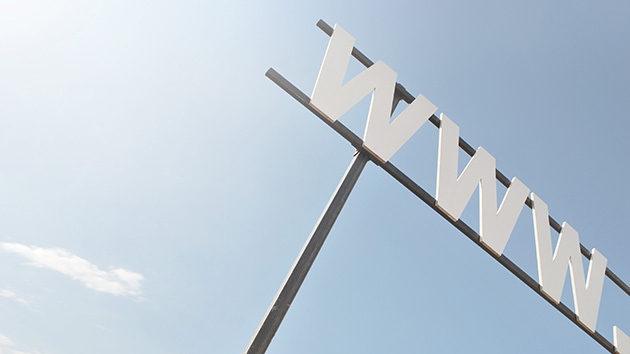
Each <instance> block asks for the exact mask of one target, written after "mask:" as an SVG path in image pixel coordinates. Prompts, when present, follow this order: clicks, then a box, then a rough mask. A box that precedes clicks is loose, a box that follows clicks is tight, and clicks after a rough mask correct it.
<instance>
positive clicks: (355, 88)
mask: <svg viewBox="0 0 630 354" xmlns="http://www.w3.org/2000/svg"><path fill="white" fill-rule="evenodd" d="M317 26H318V27H319V28H320V29H321V30H322V31H324V32H325V33H326V34H328V35H329V36H330V37H331V40H330V42H329V45H328V49H327V51H326V55H325V57H324V61H323V63H322V67H321V70H320V73H319V75H318V78H317V83H316V84H315V89H314V90H313V94H312V97H308V96H307V95H306V94H304V93H303V92H302V91H301V90H299V89H298V88H297V87H295V86H294V85H292V84H291V83H290V82H289V81H287V80H286V79H285V78H284V77H282V76H281V75H280V74H279V73H278V72H276V71H275V70H273V69H269V70H268V71H267V73H266V75H267V77H268V78H269V79H271V80H272V81H273V82H274V83H276V84H277V85H278V86H279V87H280V88H282V89H283V90H284V91H286V92H287V93H288V94H289V95H291V96H292V97H293V98H294V99H296V100H297V101H298V102H299V103H300V104H302V105H303V106H304V107H305V108H307V109H308V110H309V111H311V112H312V113H313V114H315V115H316V116H317V117H318V118H320V119H321V120H322V121H323V122H324V123H326V124H327V125H328V126H330V127H331V128H332V129H333V130H335V131H336V132H337V133H339V134H340V135H341V136H342V137H343V138H345V139H346V140H347V141H348V142H349V143H350V144H351V145H352V146H353V147H354V148H356V150H357V152H356V154H355V156H354V158H353V160H352V162H351V164H350V166H349V167H348V169H347V171H346V173H345V175H344V176H343V178H342V180H341V182H340V183H339V185H338V187H337V189H336V190H335V192H334V194H333V196H332V198H331V199H330V201H329V202H328V205H327V206H326V208H325V209H324V212H323V213H322V215H321V217H320V218H319V220H318V221H317V223H316V226H315V228H314V229H313V231H312V232H311V235H310V236H309V238H308V239H307V241H306V244H305V245H304V247H303V248H302V251H301V252H300V254H299V255H298V257H297V259H296V261H295V263H294V264H293V266H292V268H291V270H290V271H289V274H288V275H287V277H286V278H285V280H284V282H283V284H282V286H281V287H280V290H279V291H278V293H277V294H276V296H275V298H274V300H273V301H272V303H271V305H270V307H269V309H268V310H267V312H266V313H265V315H264V317H263V319H262V321H261V322H260V325H259V326H258V328H257V329H256V331H255V332H254V335H253V336H252V338H251V340H250V342H249V343H248V345H247V347H246V349H245V351H244V354H263V353H265V351H266V350H267V348H268V346H269V344H270V342H271V340H272V338H273V336H274V335H275V333H276V331H277V330H278V328H279V326H280V323H281V322H282V320H283V318H284V316H285V315H286V313H287V311H288V310H289V307H290V306H291V303H292V302H293V299H294V298H295V296H296V295H297V292H298V290H299V288H300V286H301V284H302V283H303V281H304V279H305V277H306V275H307V274H308V271H309V269H310V268H311V266H312V264H313V262H314V260H315V258H316V257H317V254H318V253H319V251H320V249H321V247H322V245H323V244H324V241H325V240H326V237H327V236H328V234H329V232H330V230H331V229H332V226H333V224H334V222H335V220H336V219H337V217H338V215H339V213H340V212H341V209H342V207H343V205H344V203H345V202H346V200H347V199H348V197H349V195H350V193H351V191H352V188H353V187H354V185H355V184H356V182H357V180H358V178H359V176H360V174H361V172H362V171H363V168H364V167H365V165H366V163H367V162H368V161H372V162H373V163H374V164H376V165H378V166H379V167H381V168H382V169H383V170H385V172H387V173H388V174H390V175H391V176H392V177H393V178H394V179H396V180H397V181H398V182H400V183H401V184H402V185H403V186H404V187H405V188H407V189H408V190H409V191H410V192H412V193H413V194H414V195H416V196H417V197H418V198H420V199H421V200H422V201H424V202H425V203H426V204H427V205H428V206H429V207H431V208H432V209H433V210H435V211H436V212H437V213H438V214H440V215H441V216H442V217H443V218H444V219H446V220H447V221H448V222H450V223H451V224H452V225H453V226H454V227H455V228H457V229H458V230H459V231H460V232H462V233H463V234H464V235H465V236H466V237H468V238H469V239H470V240H471V241H473V242H474V243H475V244H477V245H478V246H479V247H480V248H481V249H483V250H484V251H485V252H486V253H488V254H489V255H490V256H491V257H493V258H494V259H495V260H496V261H497V262H498V263H499V264H501V265H502V266H503V267H505V268H506V269H507V270H509V271H510V272H511V273H512V274H514V275H515V276H516V277H518V278H519V279H520V280H521V281H523V282H524V283H525V284H526V285H527V286H528V287H529V288H531V289H532V290H533V291H534V292H536V293H537V294H538V295H540V296H541V297H542V298H543V299H545V300H546V301H547V302H548V303H549V304H551V305H552V306H553V307H554V308H556V309H557V310H558V311H560V312H561V313H562V314H563V315H565V316H566V317H567V318H568V319H569V320H570V321H571V322H573V323H575V324H576V325H577V326H578V327H580V328H581V329H582V330H583V331H584V332H585V333H586V334H588V335H589V336H590V337H591V338H593V339H594V340H595V341H597V342H598V343H599V344H600V345H601V346H602V347H604V348H605V349H606V350H607V351H608V352H610V353H618V354H630V337H629V336H628V335H626V334H625V333H624V332H623V331H622V330H621V329H619V328H618V327H616V326H615V327H613V343H611V342H610V341H609V340H607V339H606V338H605V337H604V336H603V335H602V334H601V333H599V332H598V331H597V330H596V323H597V316H598V311H599V305H600V301H601V292H602V287H603V282H604V277H605V276H606V277H608V278H609V279H610V280H611V281H612V282H613V283H614V284H616V285H617V286H618V287H619V288H620V289H621V290H622V291H623V292H625V293H626V294H627V295H628V296H630V287H629V286H628V285H627V284H626V283H625V282H623V281H622V280H621V279H620V278H619V277H618V276H617V275H615V273H613V271H612V270H610V269H609V268H607V260H606V257H604V255H602V254H601V253H600V252H598V251H597V250H596V249H593V250H589V249H588V248H586V247H585V246H584V245H582V244H581V243H580V242H579V235H578V232H577V231H576V230H574V229H573V228H572V227H571V226H570V225H569V224H568V223H566V222H564V223H563V224H562V225H561V224H560V223H558V222H557V221H556V220H555V219H554V218H553V217H551V216H550V215H549V213H548V209H547V205H546V204H545V202H544V201H543V200H542V199H541V198H540V196H537V195H536V194H535V193H531V191H530V190H529V189H528V188H527V186H525V185H524V184H523V183H522V182H520V181H519V180H518V179H517V178H516V177H515V178H513V179H512V180H510V179H508V178H507V177H506V176H505V175H504V174H503V173H501V172H500V171H499V170H497V169H496V167H495V160H494V158H493V157H492V155H490V154H489V153H488V152H487V151H485V150H484V149H483V148H478V149H474V148H472V146H470V145H469V144H468V143H466V141H465V140H464V139H462V138H461V137H460V136H459V128H458V127H457V125H456V124H455V123H454V122H453V121H452V120H451V119H450V118H448V116H446V115H445V114H443V113H442V114H441V115H440V118H438V117H437V116H435V115H434V113H435V112H436V111H437V107H435V106H434V105H433V104H432V103H431V102H430V101H429V100H428V99H426V98H425V97H424V96H422V95H419V96H417V97H414V96H413V95H411V94H410V93H409V92H408V91H407V90H406V89H405V88H404V87H403V86H402V85H401V84H399V83H398V82H396V73H395V72H394V71H393V70H392V69H390V68H389V67H388V66H387V65H386V64H385V63H383V62H377V63H374V62H372V61H371V60H370V59H368V58H367V57H366V56H365V55H364V54H363V53H361V52H360V51H359V50H358V49H356V48H355V47H354V45H353V44H354V39H353V38H352V37H351V36H350V35H349V34H348V33H347V32H346V31H344V30H343V29H342V28H341V27H339V26H335V28H334V30H333V28H331V27H330V26H329V25H328V24H326V23H325V22H324V21H322V20H320V21H319V22H318V23H317ZM350 56H352V57H354V58H355V59H357V60H358V61H359V62H360V63H361V64H363V65H364V66H365V67H366V68H367V69H366V70H365V71H364V72H362V73H361V74H359V75H357V76H356V77H355V78H353V79H351V80H350V81H349V82H348V83H346V84H345V85H342V81H343V78H344V75H345V72H346V69H347V63H348V61H349V60H350ZM368 95H372V103H371V105H370V111H369V114H368V120H367V125H366V131H365V136H364V138H363V139H361V138H360V137H359V136H357V135H356V134H355V133H353V132H352V131H351V130H349V129H348V128H347V127H345V126H344V125H343V124H342V123H341V122H339V120H338V118H339V117H341V116H342V115H343V114H344V113H345V112H346V111H348V110H349V109H350V108H352V107H353V106H354V105H356V104H357V103H358V102H359V101H360V100H362V99H363V98H364V97H366V96H368ZM400 101H405V102H406V103H408V104H409V105H408V106H407V107H406V108H405V110H403V111H402V113H400V114H399V115H398V116H397V117H395V118H394V120H393V121H391V122H390V118H391V116H392V114H393V112H394V110H395V108H396V106H397V105H398V103H399V102H400ZM426 122H429V123H430V124H432V125H434V126H435V127H437V128H438V129H439V150H438V168H437V186H436V189H437V191H436V194H435V197H433V196H432V195H431V194H430V193H428V192H427V191H425V190H424V189H423V188H422V187H420V186H419V185H418V184H416V183H415V182H414V181H413V180H411V179H410V178H409V177H407V176H406V175H405V174H404V173H403V172H402V171H400V170H399V169H398V168H396V166H394V165H393V164H392V163H391V162H389V161H388V160H389V159H390V158H391V156H392V155H393V154H394V153H395V152H396V151H397V150H398V149H399V148H400V147H401V146H403V145H404V144H405V142H406V141H407V140H408V139H409V138H410V137H411V136H412V135H413V134H414V133H415V132H416V131H417V130H418V129H419V128H420V127H421V126H422V125H424V123H426ZM459 148H461V149H462V150H463V151H464V152H465V153H466V154H468V155H469V156H471V160H470V162H469V163H468V165H467V166H466V168H465V169H464V171H463V172H462V173H461V174H460V175H459V176H458V175H457V154H458V149H459ZM496 181H498V182H499V183H501V184H502V185H503V186H505V187H506V188H508V190H507V192H506V195H505V197H504V199H503V201H502V202H501V203H500V206H499V207H498V208H497V196H496V192H497V191H496ZM477 187H479V188H480V193H479V198H480V208H479V209H480V210H479V214H480V215H479V218H480V222H479V225H480V230H479V232H477V231H475V230H473V229H472V228H471V227H469V226H468V225H467V224H466V223H464V222H463V221H462V220H460V219H459V217H460V216H461V213H462V211H463V209H464V207H465V206H466V205H467V204H468V203H469V201H470V199H471V197H472V195H473V192H474V191H475V190H476V189H477ZM523 205H526V206H527V207H529V208H530V209H531V210H532V216H533V222H534V234H535V235H534V236H535V241H536V257H537V262H538V281H536V280H534V278H532V277H531V276H530V275H528V274H527V273H525V272H524V271H523V270H522V269H521V268H520V267H519V266H517V265H516V264H514V263H513V262H512V261H510V259H508V258H507V257H506V256H505V255H504V254H503V250H504V248H505V245H506V244H507V242H508V240H509V237H510V235H511V232H512V229H513V228H514V225H515V223H516V219H517V218H518V216H519V214H520V211H521V209H522V208H523ZM550 228H552V229H554V230H555V231H556V232H558V233H559V239H558V242H557V244H556V245H555V246H554V245H552V242H551V236H550ZM583 257H584V258H586V259H587V260H589V266H588V273H587V274H586V275H585V274H584V268H583V266H582V262H583V259H584V258H583ZM568 272H570V277H571V280H572V281H571V285H572V290H573V299H574V308H575V312H573V311H572V310H571V309H569V308H568V307H567V306H566V305H565V304H563V303H562V302H561V301H560V296H561V294H562V291H563V285H564V281H565V279H566V276H567V273H568ZM626 330H629V329H626Z"/></svg>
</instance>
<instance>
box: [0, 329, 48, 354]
mask: <svg viewBox="0 0 630 354" xmlns="http://www.w3.org/2000/svg"><path fill="white" fill-rule="evenodd" d="M5 353H7V354H38V353H39V352H36V351H35V352H30V351H29V352H25V351H22V350H18V349H16V344H15V343H14V342H13V341H12V340H11V338H9V337H7V336H6V335H4V334H2V333H0V354H5Z"/></svg>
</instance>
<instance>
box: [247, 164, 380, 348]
mask: <svg viewBox="0 0 630 354" xmlns="http://www.w3.org/2000/svg"><path fill="white" fill-rule="evenodd" d="M368 161H369V155H368V154H367V153H365V152H357V154H356V155H355V156H354V159H353V160H352V163H351V164H350V167H348V170H347V171H346V173H345V175H344V176H343V178H342V179H341V182H340V183H339V185H338V186H337V189H336V190H335V193H334V194H333V196H332V198H330V201H329V202H328V205H327V206H326V209H324V212H323V213H322V215H321V216H320V217H319V220H318V221H317V224H316V225H315V228H314V229H313V231H312V232H311V235H310V236H309V238H308V240H307V241H306V244H304V247H303V248H302V251H301V252H300V255H299V256H298V257H297V259H296V260H295V263H294V264H293V267H291V270H290V271H289V274H288V275H287V277H286V278H285V279H284V282H283V283H282V286H281V287H280V290H278V293H277V294H276V297H275V298H274V299H273V302H272V303H271V306H270V307H269V309H268V310H267V313H265V316H264V317H263V319H262V321H260V324H259V325H258V328H256V332H254V335H253V336H252V339H250V341H249V343H248V344H247V347H246V348H245V351H243V354H263V353H265V352H266V351H267V347H269V344H270V343H271V340H272V339H273V336H274V335H275V334H276V331H277V330H278V327H280V323H282V320H283V319H284V316H285V315H286V313H287V311H288V310H289V307H290V306H291V303H292V302H293V299H294V298H295V295H297V292H298V290H300V286H301V285H302V283H303V282H304V278H306V274H308V271H309V269H311V266H312V265H313V262H314V261H315V257H317V254H318V253H319V250H320V249H321V248H322V246H323V245H324V241H325V240H326V237H327V236H328V233H330V230H331V229H332V226H333V224H334V223H335V220H337V216H339V213H340V212H341V208H343V205H344V204H345V203H346V200H347V199H348V196H350V192H351V191H352V188H353V187H354V185H355V184H356V183H357V180H358V179H359V176H360V175H361V172H362V171H363V168H364V167H365V164H366V163H367V162H368Z"/></svg>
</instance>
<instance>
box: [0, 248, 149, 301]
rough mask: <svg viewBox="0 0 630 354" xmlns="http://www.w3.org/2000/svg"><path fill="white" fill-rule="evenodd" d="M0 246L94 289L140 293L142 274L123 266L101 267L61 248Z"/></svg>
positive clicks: (35, 264) (32, 262)
mask: <svg viewBox="0 0 630 354" xmlns="http://www.w3.org/2000/svg"><path fill="white" fill-rule="evenodd" d="M0 248H1V249H3V250H5V251H7V252H12V253H15V254H18V255H20V256H22V257H24V258H27V259H29V260H30V261H31V262H29V263H28V264H29V265H32V266H35V267H40V268H48V269H52V270H56V271H58V272H60V273H62V274H65V275H68V276H69V277H71V278H72V279H75V280H78V281H80V282H82V283H83V284H84V285H85V286H86V287H88V288H90V289H93V290H96V291H101V292H105V293H109V294H113V295H131V296H136V297H139V296H140V294H141V289H140V288H141V286H142V281H143V280H144V277H143V276H142V275H141V274H138V273H134V272H132V271H129V270H126V269H123V268H115V269H111V270H108V271H105V270H102V269H99V268H98V267H97V266H96V265H94V264H92V263H90V262H88V261H87V260H85V259H83V258H81V257H78V256H76V255H74V254H72V253H70V252H69V251H67V250H64V249H61V248H41V247H32V246H25V245H22V244H19V243H6V242H0Z"/></svg>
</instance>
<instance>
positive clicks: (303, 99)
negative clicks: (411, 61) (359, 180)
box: [265, 68, 615, 354]
mask: <svg viewBox="0 0 630 354" xmlns="http://www.w3.org/2000/svg"><path fill="white" fill-rule="evenodd" d="M265 75H266V76H267V77H268V78H269V79H271V81H273V82H274V83H275V84H276V85H278V86H280V88H282V89H283V90H284V91H285V92H287V93H288V94H289V95H291V96H292V97H293V98H295V99H296V100H297V101H298V102H299V103H300V104H301V105H302V106H304V107H306V109H308V110H309V111H311V112H312V113H313V114H315V116H317V117H318V118H319V119H320V120H321V121H322V122H324V123H326V124H327V125H328V126H330V127H331V128H332V129H333V130H335V131H336V132H337V133H339V135H341V136H343V137H344V138H345V139H346V140H347V141H348V142H349V143H350V144H351V145H352V146H353V147H354V148H356V149H357V150H358V151H359V153H361V154H367V156H369V158H370V160H371V161H372V162H374V164H376V165H378V166H380V167H381V168H382V169H383V170H385V172H387V173H388V174H389V175H390V176H392V177H394V179H396V180H397V181H398V182H400V183H401V184H402V185H403V186H405V188H407V189H408V190H409V191H410V192H412V193H413V194H414V195H416V196H417V197H418V198H420V199H421V200H422V201H423V202H425V203H426V204H427V205H428V206H429V207H430V208H431V209H433V210H434V211H435V212H436V213H438V214H440V215H441V216H442V217H443V218H444V219H446V220H447V221H448V222H449V223H451V225H453V226H455V228H456V229H458V230H459V231H460V232H462V233H463V234H464V235H466V237H468V238H469V239H470V240H471V241H472V242H473V243H475V244H476V245H477V246H479V247H480V248H481V249H483V250H484V251H485V252H486V253H488V254H489V255H490V256H491V257H492V258H494V259H495V260H496V261H497V262H499V263H500V264H501V265H502V266H503V267H505V268H506V269H507V270H509V271H510V272H511V273H512V274H514V275H515V276H516V277H517V278H519V279H520V280H521V281H522V282H524V283H525V284H526V285H527V286H528V287H529V288H530V289H532V290H533V291H534V292H535V293H537V294H538V295H540V296H541V297H542V298H543V299H545V300H546V301H547V302H548V303H549V304H550V305H551V306H553V307H555V308H556V309H557V310H558V311H560V313H562V314H563V315H564V316H565V317H567V318H568V319H569V320H570V321H571V322H573V323H574V324H576V325H577V326H578V327H580V328H581V329H582V330H583V331H584V332H585V333H586V334H588V335H589V336H590V337H591V338H593V339H594V340H595V341H596V342H597V343H599V344H600V345H601V346H602V347H604V348H605V349H606V350H608V351H609V352H610V353H613V354H614V353H615V349H614V346H613V345H612V343H610V342H609V341H608V340H607V339H606V338H605V337H604V336H602V335H601V334H600V333H599V332H597V331H596V332H594V333H591V332H590V331H589V330H588V329H587V328H586V327H584V326H583V325H581V324H580V322H578V320H577V316H576V315H575V313H573V311H571V309H569V308H568V307H567V306H566V305H565V304H563V303H562V302H561V303H559V304H556V303H555V302H554V301H553V300H551V299H549V298H548V297H547V296H546V295H545V294H544V293H543V292H542V290H541V288H540V285H539V284H538V283H537V282H536V281H535V280H534V279H533V278H532V277H530V276H529V275H528V274H527V273H525V271H523V270H522V269H521V268H520V267H519V266H517V265H516V264H514V263H513V262H512V261H511V260H510V259H509V258H508V257H506V256H505V255H501V256H497V255H496V254H494V252H492V251H491V250H490V249H489V248H488V247H487V246H486V245H484V244H483V243H481V241H480V236H479V234H477V232H476V231H475V230H473V229H472V228H471V227H470V226H468V225H467V224H466V223H465V222H463V221H462V220H457V221H454V220H452V219H451V218H450V217H449V216H447V215H446V214H445V213H444V212H443V211H442V210H440V209H439V208H438V207H437V204H436V200H435V198H433V196H431V194H429V193H428V192H427V191H425V190H424V189H423V188H422V187H420V186H419V185H418V184H417V183H415V182H414V181H413V180H412V179H411V178H409V177H408V176H407V175H405V174H404V173H403V172H402V171H400V170H399V169H398V168H396V166H394V165H393V164H392V163H391V162H386V163H383V162H381V161H380V160H379V158H378V157H376V156H375V155H374V154H372V153H371V152H370V151H369V150H367V149H364V148H363V140H361V138H359V137H358V136H357V135H356V134H354V133H353V132H352V131H351V130H350V129H348V128H347V127H346V126H344V125H343V124H342V123H341V122H339V121H335V122H334V123H330V121H328V119H326V118H325V117H324V116H323V115H322V114H321V113H319V112H317V111H316V110H314V109H313V108H311V106H310V105H309V102H310V98H309V97H308V96H307V95H306V94H304V93H303V92H302V91H300V90H299V89H298V88H297V87H295V86H294V85H293V84H291V83H290V82H289V81H288V80H286V79H285V78H284V77H283V76H282V75H280V74H279V73H278V72H277V71H275V70H274V69H273V68H270V69H269V70H267V73H266V74H265Z"/></svg>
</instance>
